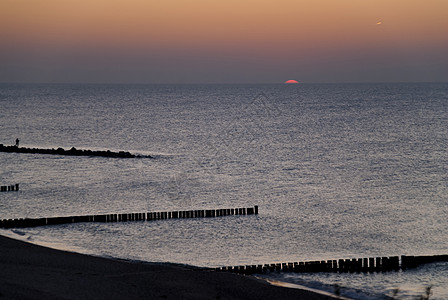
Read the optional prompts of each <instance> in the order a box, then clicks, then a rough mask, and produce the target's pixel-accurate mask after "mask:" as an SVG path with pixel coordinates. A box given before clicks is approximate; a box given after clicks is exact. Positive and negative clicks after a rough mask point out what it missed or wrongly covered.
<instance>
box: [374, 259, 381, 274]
mask: <svg viewBox="0 0 448 300" xmlns="http://www.w3.org/2000/svg"><path fill="white" fill-rule="evenodd" d="M375 270H377V271H379V270H381V257H377V258H376V259H375Z"/></svg>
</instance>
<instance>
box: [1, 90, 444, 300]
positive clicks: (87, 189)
mask: <svg viewBox="0 0 448 300" xmlns="http://www.w3.org/2000/svg"><path fill="white" fill-rule="evenodd" d="M0 104H1V109H0V128H1V130H0V143H3V144H6V145H9V144H14V143H15V139H16V138H19V139H20V145H21V146H24V147H39V148H57V147H63V148H71V147H73V146H75V147H76V148H78V149H98V150H105V149H109V150H114V151H120V150H124V151H129V152H131V153H137V154H139V153H140V154H151V155H153V156H154V159H149V158H141V159H112V158H101V157H69V156H52V155H37V154H14V153H0V184H1V185H6V184H15V183H20V187H21V191H20V192H18V193H1V194H0V218H20V217H51V216H68V215H83V214H97V213H125V212H146V211H170V210H181V209H207V208H233V207H248V206H253V205H259V210H260V214H259V215H258V216H231V217H225V218H214V219H190V220H170V221H157V222H131V223H114V224H95V223H91V224H89V223H86V224H73V225H61V226H53V227H38V228H32V229H20V230H12V231H11V230H9V231H6V230H2V231H1V232H0V233H3V234H9V235H17V236H21V237H22V238H23V239H26V240H29V241H32V242H36V243H41V244H48V245H52V246H53V247H57V248H63V249H71V250H75V251H79V252H84V253H89V254H95V255H101V256H111V257H120V258H127V259H136V260H144V261H151V262H175V263H184V264H192V265H197V266H209V267H214V266H223V265H240V264H262V263H274V262H288V261H306V260H324V259H338V258H353V257H356V258H358V257H370V256H388V255H433V254H448V238H447V237H448V236H447V230H448V222H447V217H446V216H447V214H448V204H447V203H448V202H447V195H448V172H447V171H448V153H447V150H448V84H319V85H318V84H300V85H185V86H182V85H179V86H176V85H19V84H1V85H0ZM269 276H270V277H271V278H272V277H273V278H276V279H280V280H284V281H289V282H292V283H298V284H302V285H306V286H310V287H315V288H319V289H323V290H328V291H331V292H332V291H333V290H334V285H335V284H337V285H339V286H342V289H341V294H342V295H348V296H350V297H354V298H358V299H367V298H368V297H370V298H372V299H376V298H380V297H384V295H388V294H389V295H390V294H391V293H392V291H393V290H394V289H396V288H399V290H400V292H399V294H398V295H399V296H401V297H402V298H403V299H413V298H415V297H416V296H417V295H420V294H422V293H423V291H424V289H425V287H427V286H429V285H433V288H432V291H433V296H432V299H448V264H446V263H439V264H430V265H425V266H422V267H420V268H418V269H415V270H412V271H406V272H392V273H375V274H278V275H275V274H274V275H269Z"/></svg>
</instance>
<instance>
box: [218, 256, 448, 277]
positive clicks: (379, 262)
mask: <svg viewBox="0 0 448 300" xmlns="http://www.w3.org/2000/svg"><path fill="white" fill-rule="evenodd" d="M441 261H443V262H447V261H448V255H431V256H405V255H402V256H401V257H399V256H391V257H369V258H357V259H356V258H352V259H338V260H322V261H307V262H289V263H275V264H264V265H243V266H230V267H218V268H216V269H215V270H216V271H226V272H233V273H240V274H247V275H250V274H263V273H267V272H296V273H315V272H353V273H354V272H385V271H398V270H405V269H410V268H415V267H417V266H419V265H421V264H425V263H432V262H441Z"/></svg>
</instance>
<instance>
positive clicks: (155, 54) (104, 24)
mask: <svg viewBox="0 0 448 300" xmlns="http://www.w3.org/2000/svg"><path fill="white" fill-rule="evenodd" d="M447 12H448V1H445V0H429V1H426V2H425V3H424V4H422V2H421V1H416V0H408V1H404V0H395V1H390V0H377V1H372V0H365V1H359V0H341V1H333V0H316V1H313V2H310V1H301V0H295V1H292V0H279V1H253V0H245V1H244V0H243V1H241V0H240V1H235V0H230V1H225V2H216V3H215V2H211V1H205V0H191V1H188V2H187V1H184V0H173V1H169V2H167V1H157V2H153V1H145V0H127V1H124V0H95V1H91V0H89V1H87V0H77V1H73V0H2V1H1V3H0V40H1V41H2V43H1V44H0V64H2V63H4V62H7V64H8V67H9V68H14V61H15V60H17V61H18V62H17V63H16V65H20V61H19V60H22V63H23V61H27V62H31V63H34V64H37V65H39V60H42V63H43V62H46V63H48V62H49V61H51V60H48V56H52V55H53V56H57V57H59V59H58V63H61V61H62V63H61V64H62V65H64V64H67V62H64V60H65V58H67V59H68V60H75V61H77V63H79V62H82V61H84V60H88V59H87V58H90V60H89V63H91V62H92V61H94V60H95V57H99V58H100V60H101V59H104V57H109V59H110V62H112V61H114V60H115V61H116V62H117V61H118V60H120V62H117V63H118V64H122V65H126V61H127V60H132V59H130V58H129V57H128V56H134V59H135V60H139V59H142V60H143V59H147V60H149V61H151V60H154V59H155V58H157V60H158V62H159V63H161V61H163V59H173V57H174V58H176V59H177V60H179V61H183V62H185V63H187V64H188V62H187V61H188V60H189V59H191V58H194V60H195V62H198V61H200V60H201V59H204V60H206V61H207V60H215V61H219V60H223V62H224V63H225V61H237V62H241V61H245V60H247V63H248V64H249V65H250V64H251V62H253V63H255V62H262V63H263V64H264V65H266V69H267V70H268V69H269V68H270V67H269V66H271V67H272V68H274V69H276V68H280V66H288V65H290V64H291V62H297V68H300V66H301V65H303V64H305V65H306V64H310V63H313V62H314V61H319V63H320V64H322V63H323V62H322V61H321V60H322V59H324V60H325V59H327V60H329V62H330V65H331V63H335V62H337V60H350V57H355V60H356V59H357V57H358V58H359V59H358V60H362V59H366V58H368V59H370V58H372V59H375V58H378V59H379V60H381V57H382V58H386V60H387V59H388V58H387V57H389V59H390V60H391V61H393V60H394V58H395V57H397V59H400V56H401V57H402V56H403V53H407V54H406V55H408V56H409V60H413V59H414V60H417V59H421V58H422V57H427V56H432V57H433V58H434V59H437V61H431V62H430V63H431V64H437V63H440V61H441V60H443V55H442V53H446V50H448V39H447V37H446V31H447V29H448V13H447ZM379 23H380V24H379ZM400 54H401V55H400ZM406 55H405V56H406ZM42 57H43V58H42ZM52 63H53V64H55V63H56V62H52ZM104 64H107V62H106V61H105V62H104ZM162 65H163V64H161V65H160V67H162ZM67 67H68V71H69V69H70V68H69V67H70V64H68V66H67ZM44 68H45V67H44ZM127 68H128V69H132V64H130V65H129V66H128V67H127ZM204 68H205V66H204ZM235 68H236V67H235ZM320 68H324V66H321V67H320ZM236 69H237V68H236ZM323 70H324V69H322V71H323ZM140 71H141V70H140ZM210 72H212V73H213V71H212V70H210ZM276 72H278V71H276ZM298 72H299V71H298ZM286 73H287V74H285V77H297V76H291V75H294V74H291V69H290V68H288V70H287V71H286ZM299 73H300V72H299ZM443 74H445V73H443ZM4 77H5V74H0V81H1V80H2V79H3V78H4ZM268 77H269V76H268ZM315 77H316V76H315ZM3 80H4V79H3ZM198 80H199V78H198ZM279 80H280V81H282V80H283V78H279Z"/></svg>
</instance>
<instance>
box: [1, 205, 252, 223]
mask: <svg viewBox="0 0 448 300" xmlns="http://www.w3.org/2000/svg"><path fill="white" fill-rule="evenodd" d="M254 214H255V215H258V206H257V205H255V206H254V207H247V208H227V209H225V208H224V209H207V210H185V211H169V212H146V213H125V214H107V215H87V216H69V217H52V218H37V219H31V218H25V219H4V220H0V228H24V227H36V226H46V225H59V224H69V223H80V222H128V221H153V220H164V219H184V218H210V217H223V216H231V215H254Z"/></svg>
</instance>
